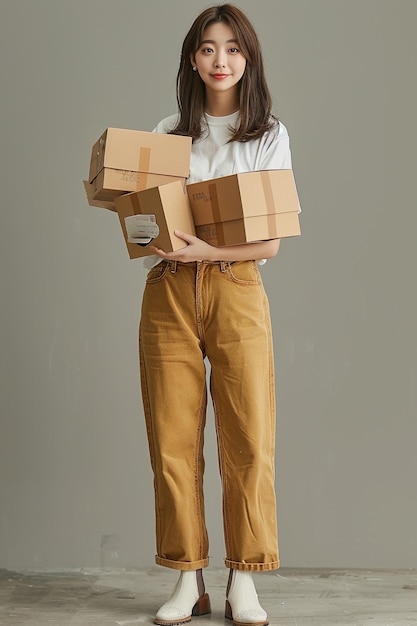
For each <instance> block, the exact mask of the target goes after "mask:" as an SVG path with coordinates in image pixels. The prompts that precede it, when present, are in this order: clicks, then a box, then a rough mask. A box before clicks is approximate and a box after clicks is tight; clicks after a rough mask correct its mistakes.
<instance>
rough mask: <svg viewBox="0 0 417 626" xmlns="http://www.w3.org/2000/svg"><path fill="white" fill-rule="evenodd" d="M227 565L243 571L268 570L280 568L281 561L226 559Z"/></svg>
mask: <svg viewBox="0 0 417 626" xmlns="http://www.w3.org/2000/svg"><path fill="white" fill-rule="evenodd" d="M224 563H225V565H226V567H228V568H230V569H238V570H240V571H242V572H267V571H270V570H273V569H278V568H279V561H271V562H269V563H244V562H242V561H231V560H230V559H225V560H224Z"/></svg>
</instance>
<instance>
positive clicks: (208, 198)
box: [187, 170, 300, 246]
mask: <svg viewBox="0 0 417 626" xmlns="http://www.w3.org/2000/svg"><path fill="white" fill-rule="evenodd" d="M187 193H188V197H189V200H190V204H191V210H192V214H193V219H194V224H195V228H196V234H197V237H199V238H200V239H203V240H204V241H206V242H207V243H209V244H211V245H213V246H232V245H235V244H240V243H248V242H254V241H261V240H266V239H281V238H282V237H293V236H296V235H300V223H299V219H298V213H299V201H298V195H297V189H296V186H295V181H294V175H293V172H292V170H268V171H262V172H246V173H243V174H233V175H231V176H224V177H222V178H216V179H213V180H207V181H204V182H201V183H194V184H191V185H188V186H187Z"/></svg>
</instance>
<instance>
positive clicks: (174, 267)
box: [169, 261, 177, 274]
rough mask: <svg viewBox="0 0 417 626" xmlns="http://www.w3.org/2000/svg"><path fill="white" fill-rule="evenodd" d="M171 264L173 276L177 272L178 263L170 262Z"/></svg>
mask: <svg viewBox="0 0 417 626" xmlns="http://www.w3.org/2000/svg"><path fill="white" fill-rule="evenodd" d="M169 264H170V266H171V270H170V271H171V274H175V272H176V271H177V261H169Z"/></svg>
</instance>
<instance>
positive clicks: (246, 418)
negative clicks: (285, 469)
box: [140, 4, 291, 626]
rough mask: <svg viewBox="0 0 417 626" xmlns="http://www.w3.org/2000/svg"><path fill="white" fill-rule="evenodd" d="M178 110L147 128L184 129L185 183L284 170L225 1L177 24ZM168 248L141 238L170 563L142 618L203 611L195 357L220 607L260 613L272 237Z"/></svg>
mask: <svg viewBox="0 0 417 626" xmlns="http://www.w3.org/2000/svg"><path fill="white" fill-rule="evenodd" d="M177 90H178V91H177V94H178V105H179V112H178V114H177V115H174V116H171V117H169V118H166V119H164V120H163V121H162V122H160V123H159V124H158V126H157V127H156V129H155V131H156V132H162V133H174V134H180V135H189V136H192V137H193V146H192V156H191V169H190V172H191V173H190V178H189V181H188V182H197V181H201V180H207V179H212V178H217V177H220V176H226V175H229V174H233V173H239V172H248V171H254V170H271V169H290V168H291V156H290V149H289V139H288V134H287V131H286V129H285V127H284V126H283V125H282V124H281V123H280V122H278V120H277V119H276V118H275V117H273V116H272V114H271V98H270V94H269V91H268V88H267V85H266V82H265V77H264V70H263V61H262V55H261V50H260V45H259V41H258V39H257V36H256V33H255V31H254V29H253V27H252V25H251V23H250V22H249V20H248V18H247V17H246V16H245V15H244V14H243V13H242V11H241V10H239V9H238V8H236V7H234V6H233V5H230V4H224V5H222V6H214V7H211V8H209V9H207V10H205V11H204V12H203V13H201V14H200V15H199V16H198V17H197V18H196V20H195V21H194V23H193V25H192V27H191V29H190V31H189V32H188V34H187V36H186V38H185V40H184V44H183V48H182V55H181V61H180V68H179V72H178V78H177ZM176 234H177V235H178V236H179V237H180V238H182V239H183V240H184V242H185V243H186V244H187V245H186V246H185V247H184V248H183V249H181V250H178V251H176V252H170V253H166V252H165V251H163V250H160V249H154V250H153V251H154V252H155V256H154V257H153V258H152V261H151V263H150V265H149V266H148V267H151V269H150V271H149V274H148V276H147V284H146V287H145V291H144V297H143V304H142V316H141V323H140V360H141V382H142V395H143V402H144V409H145V416H146V423H147V432H148V438H149V448H150V455H151V463H152V468H153V471H154V476H155V481H154V486H155V509H156V534H157V556H156V562H157V563H158V564H160V565H163V566H166V567H170V568H173V569H176V570H179V572H180V575H179V579H178V582H177V584H176V587H175V589H174V591H173V593H172V595H171V597H170V598H169V599H168V601H167V602H166V603H165V604H164V605H163V606H162V607H161V608H160V609H159V611H158V613H157V615H156V617H155V623H156V624H160V625H162V626H165V625H171V624H181V623H184V622H188V621H190V620H191V616H192V615H201V614H204V613H209V612H210V603H209V599H208V595H207V594H206V593H205V589H204V583H203V577H202V568H204V567H206V566H207V565H208V539H207V531H206V526H205V517H204V499H203V472H204V459H203V439H204V425H205V411H206V403H207V393H206V370H205V365H204V361H205V358H206V357H207V359H208V360H209V362H210V365H211V377H210V391H211V396H212V399H213V405H214V409H215V416H216V430H217V440H218V451H219V463H220V472H221V478H222V486H223V520H224V537H225V547H226V559H225V564H226V566H227V567H228V568H230V573H229V583H228V587H227V590H226V617H228V618H230V619H233V621H234V623H235V624H238V625H242V624H260V625H265V624H268V621H267V616H266V613H265V611H264V610H263V609H262V607H261V606H260V604H259V602H258V597H257V594H256V590H255V587H254V583H253V579H252V572H258V571H267V570H273V569H276V568H278V567H279V557H278V542H277V524H276V502H275V491H274V442H275V396H274V371H273V352H272V338H271V326H270V318H269V309H268V301H267V297H266V295H265V292H264V289H263V286H262V281H261V277H260V273H259V268H258V264H259V262H261V260H265V259H267V258H270V257H273V256H275V255H276V254H277V252H278V247H279V240H270V241H262V242H259V243H248V244H242V245H237V246H230V247H221V248H216V247H213V246H211V245H209V244H207V243H205V242H203V241H201V240H200V239H198V238H196V237H194V236H192V235H190V234H189V233H182V232H176Z"/></svg>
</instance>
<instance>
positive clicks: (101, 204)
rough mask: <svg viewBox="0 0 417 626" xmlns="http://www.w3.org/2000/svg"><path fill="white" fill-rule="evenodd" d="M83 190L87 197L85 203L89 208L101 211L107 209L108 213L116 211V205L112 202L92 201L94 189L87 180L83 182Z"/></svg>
mask: <svg viewBox="0 0 417 626" xmlns="http://www.w3.org/2000/svg"><path fill="white" fill-rule="evenodd" d="M83 185H84V190H85V193H86V196H87V202H88V204H89V205H90V206H96V207H100V208H102V209H109V210H110V211H116V205H115V203H114V202H105V201H104V200H95V199H94V188H93V185H92V184H91V183H89V182H88V180H83Z"/></svg>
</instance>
